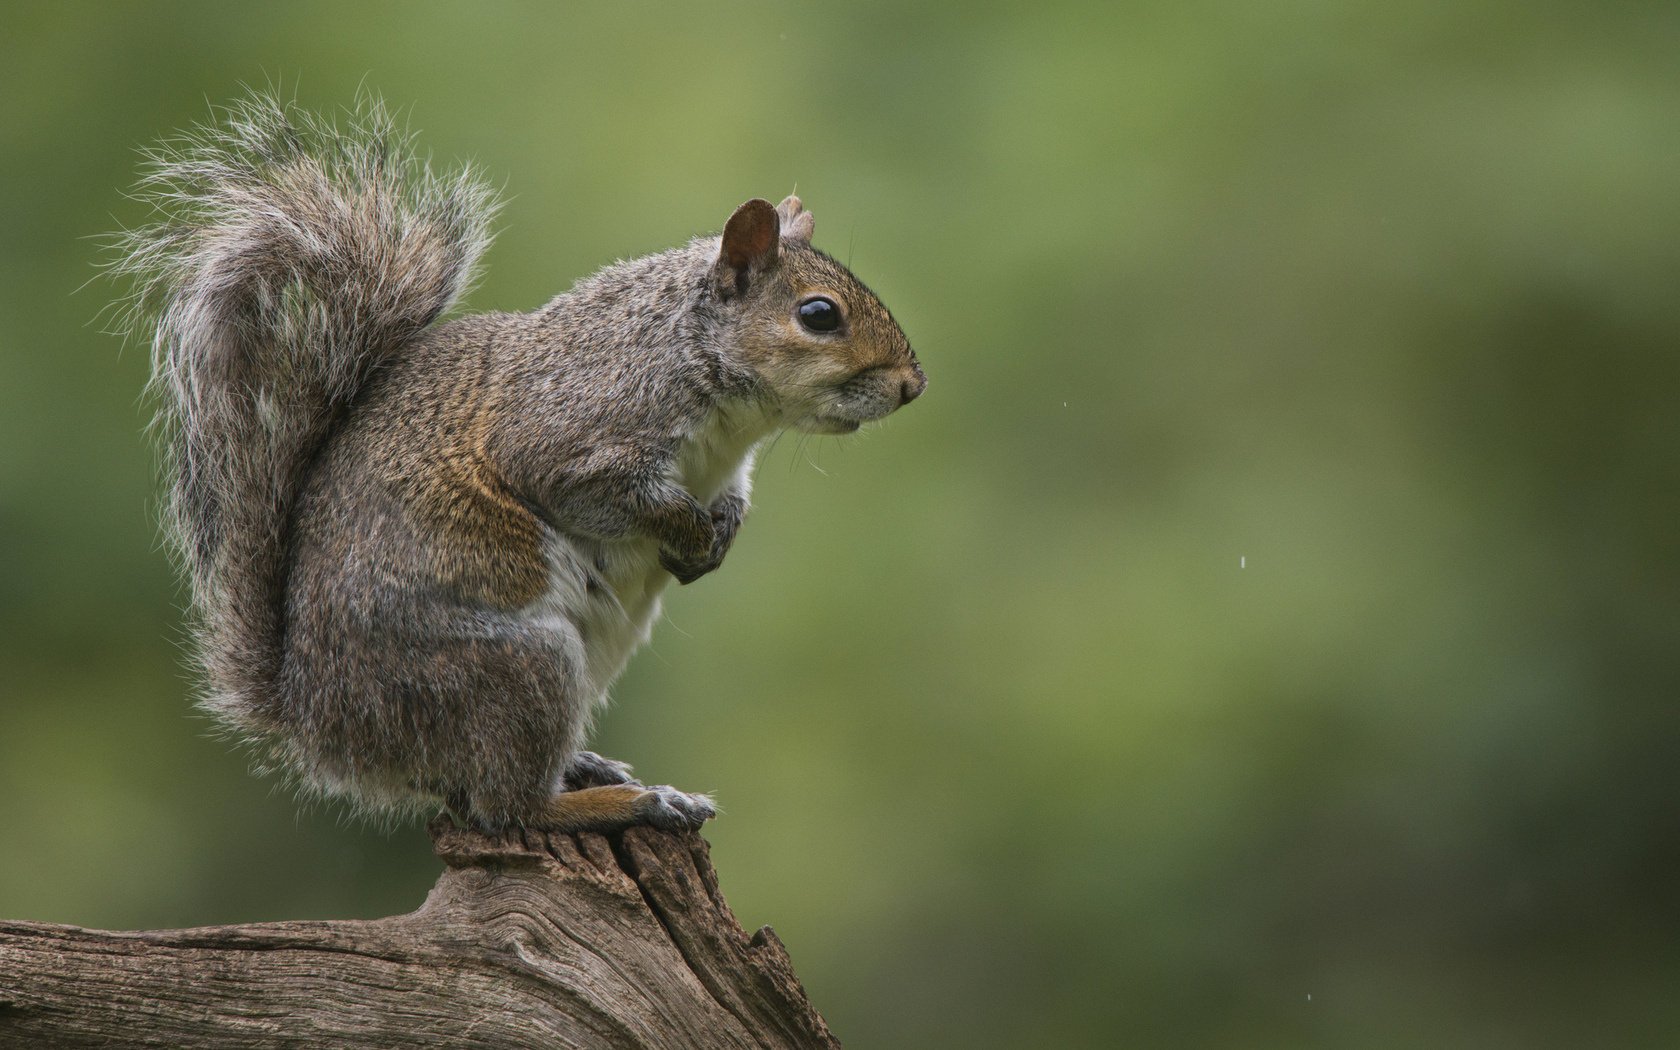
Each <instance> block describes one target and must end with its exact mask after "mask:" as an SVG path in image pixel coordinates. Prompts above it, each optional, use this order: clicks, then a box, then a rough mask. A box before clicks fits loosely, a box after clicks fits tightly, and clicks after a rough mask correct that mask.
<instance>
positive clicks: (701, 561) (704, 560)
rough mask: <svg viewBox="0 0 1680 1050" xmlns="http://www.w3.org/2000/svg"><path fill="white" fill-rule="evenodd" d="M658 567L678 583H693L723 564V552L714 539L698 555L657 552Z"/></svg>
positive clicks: (663, 549)
mask: <svg viewBox="0 0 1680 1050" xmlns="http://www.w3.org/2000/svg"><path fill="white" fill-rule="evenodd" d="M659 564H660V566H661V567H662V568H663V569H664V570H665V571H666V572H668V573H670V574H671V575H672V576H675V577H676V578H677V582H678V583H693V582H694V581H695V580H698V579H699V578H700V577H702V576H704V575H706V574H707V573H708V572H711V571H712V570H713V569H715V568H717V567H718V566H719V565H722V564H723V550H722V549H721V548H720V547H719V545H718V543H717V542H716V540H715V539H714V540H713V541H712V542H711V543H709V544H707V546H706V548H705V550H704V551H703V552H699V553H678V552H676V551H673V550H671V549H669V548H661V549H660V551H659Z"/></svg>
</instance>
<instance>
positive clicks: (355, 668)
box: [113, 95, 926, 831]
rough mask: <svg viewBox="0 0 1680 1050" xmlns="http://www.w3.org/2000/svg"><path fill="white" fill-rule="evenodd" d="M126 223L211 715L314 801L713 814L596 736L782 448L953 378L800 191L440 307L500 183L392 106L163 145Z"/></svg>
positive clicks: (569, 812) (137, 312) (571, 822)
mask: <svg viewBox="0 0 1680 1050" xmlns="http://www.w3.org/2000/svg"><path fill="white" fill-rule="evenodd" d="M140 195H141V196H142V198H143V199H146V200H149V201H150V202H152V204H153V205H154V207H155V209H156V213H157V214H156V218H155V221H154V222H153V223H152V224H151V225H148V226H145V227H143V228H140V229H136V230H133V231H130V232H128V233H126V234H124V235H123V236H122V238H121V240H120V244H119V256H118V258H117V260H116V262H115V263H114V265H113V268H114V269H115V270H116V271H117V272H118V273H120V274H124V275H127V276H129V277H131V278H132V279H133V280H134V282H135V293H134V296H133V299H132V302H131V305H132V309H131V311H130V313H129V321H130V324H131V325H132V326H133V328H134V330H135V331H137V332H139V333H141V334H142V335H143V336H144V337H145V338H146V339H147V340H148V341H150V342H151V343H152V345H153V348H154V377H153V378H154V385H155V387H156V389H157V390H158V391H159V394H160V401H161V403H162V409H161V411H160V420H161V423H162V429H163V432H164V434H165V435H166V436H165V449H166V459H167V461H168V465H169V468H170V470H171V473H172V478H173V481H172V491H171V495H170V500H169V504H168V512H167V516H168V526H169V529H170V531H171V533H172V535H173V536H174V538H175V540H176V545H177V547H178V552H179V556H180V559H181V561H182V562H183V564H184V567H185V570H186V573H187V575H188V577H189V579H190V582H191V588H192V596H193V601H194V608H195V610H196V618H195V624H194V634H195V641H196V643H197V644H196V655H197V658H198V661H199V663H200V664H201V665H202V671H203V675H204V678H205V682H206V692H205V696H204V699H203V706H204V707H205V708H206V709H207V710H208V711H209V712H211V713H212V715H213V716H214V717H215V718H216V720H217V721H218V723H219V724H220V725H222V726H223V727H225V728H226V729H228V730H229V731H230V732H231V733H233V734H235V735H237V736H239V737H241V738H244V739H246V740H249V741H251V742H252V743H253V744H255V745H256V746H257V747H258V748H259V752H260V753H261V754H262V755H263V756H265V759H266V760H267V761H270V762H273V763H277V764H279V765H281V766H283V767H284V768H285V769H287V770H289V771H290V772H291V773H292V774H293V775H294V776H295V777H296V779H297V780H298V781H299V782H300V783H301V784H302V786H303V787H305V788H306V789H308V790H311V791H314V792H318V793H321V794H325V795H330V796H338V797H343V798H348V799H349V800H350V801H351V802H352V803H353V804H354V805H356V806H358V807H359V808H361V809H363V810H367V811H372V812H374V813H384V814H398V815H400V814H403V813H406V812H411V811H415V810H418V809H421V808H426V807H435V806H437V805H438V804H440V803H441V804H442V805H443V806H445V807H447V808H448V809H449V810H450V811H451V812H452V813H454V814H455V815H456V816H457V817H458V818H459V819H461V820H463V821H466V822H470V823H472V824H474V825H476V826H480V827H483V828H486V829H505V828H511V827H540V828H546V829H551V830H563V831H571V830H583V829H596V830H610V829H614V828H619V827H623V826H627V825H630V824H636V823H650V824H654V825H656V826H660V827H666V828H682V827H695V826H698V825H699V824H700V823H701V822H703V821H704V820H706V819H707V818H709V817H710V816H712V815H713V813H714V809H713V805H712V803H711V800H710V799H708V798H707V797H706V796H704V795H698V794H690V793H685V792H681V791H677V790H676V789H674V788H671V787H666V786H656V787H649V786H645V785H643V784H641V783H640V782H639V781H637V780H635V779H633V777H632V775H631V772H630V769H629V767H628V766H626V765H624V764H623V763H619V762H615V761H613V760H611V759H606V758H603V757H601V756H599V755H596V754H594V753H592V752H589V751H586V750H584V749H583V745H584V743H585V737H586V735H587V733H588V731H589V728H590V721H591V717H592V715H593V713H594V712H595V711H596V710H597V708H598V707H599V706H600V705H601V704H602V703H603V701H604V699H605V697H606V695H607V690H608V688H609V686H610V685H611V684H612V682H613V680H614V679H615V678H616V677H617V676H618V675H619V673H620V671H621V670H622V669H623V668H624V665H625V662H626V661H627V660H628V659H629V657H630V655H631V653H632V652H633V651H634V650H635V649H636V648H637V647H638V646H639V645H641V644H642V643H643V642H644V641H645V640H646V639H647V637H648V634H649V631H650V630H651V628H652V625H653V623H654V622H655V620H656V618H657V616H658V612H659V603H660V593H661V591H662V590H663V589H664V588H665V586H666V585H667V583H668V582H669V581H670V580H671V579H672V578H675V579H676V580H678V581H679V582H681V583H690V582H693V581H694V580H696V579H698V578H700V577H701V576H703V575H705V574H706V573H708V572H711V571H712V570H713V569H716V568H717V567H718V565H719V564H720V563H721V562H722V560H723V558H724V556H725V554H726V553H727V552H728V551H729V548H730V544H731V543H732V542H733V540H734V538H735V534H736V530H737V529H738V528H739V526H740V524H741V519H742V516H743V515H744V514H745V513H746V510H747V505H748V495H749V490H750V481H751V473H752V466H753V457H754V453H755V450H756V449H757V448H758V446H759V444H760V443H761V442H762V441H763V440H764V439H765V438H766V437H767V436H769V435H771V434H773V433H775V432H777V431H778V430H780V429H782V428H787V427H792V428H797V429H799V430H802V431H806V432H811V433H819V434H841V433H848V432H851V431H854V430H856V429H858V427H859V425H860V424H862V423H865V422H869V421H872V420H877V419H880V418H882V417H884V416H886V415H887V414H889V413H891V412H892V411H894V410H895V409H897V408H899V407H900V406H901V405H903V404H905V403H907V402H909V401H911V400H913V399H914V398H915V397H916V396H917V395H919V394H920V393H921V392H922V390H923V388H924V386H925V384H926V379H925V377H924V376H923V374H922V371H921V368H920V366H919V364H918V362H917V360H916V356H915V354H914V353H913V352H912V351H911V348H910V344H909V342H908V341H907V340H906V338H905V336H904V333H903V332H902V331H901V330H900V328H899V326H898V324H897V322H896V321H894V319H893V317H892V314H891V313H889V312H888V311H887V309H886V308H885V307H884V306H883V305H882V304H881V302H880V300H879V299H877V298H876V296H875V295H874V294H873V293H872V292H871V291H870V290H869V289H868V288H866V287H865V286H864V285H863V284H862V283H861V282H859V281H858V280H857V278H855V277H854V276H853V275H852V274H851V273H850V271H849V270H848V269H847V268H846V267H844V266H842V265H841V264H840V263H838V262H836V261H835V260H834V259H832V258H830V257H829V256H828V255H826V254H824V253H823V252H821V251H819V250H817V249H816V248H813V247H812V246H811V235H812V231H813V219H812V216H811V213H810V212H808V211H805V210H804V208H803V206H802V205H801V203H800V201H799V199H798V198H797V197H788V198H787V199H786V200H784V201H782V202H781V204H780V205H777V206H772V205H771V204H770V203H769V202H768V201H765V200H760V199H754V200H749V201H747V202H746V203H745V204H742V205H741V206H740V207H739V208H737V209H735V211H734V213H733V214H732V215H730V216H729V220H728V222H727V224H726V225H725V226H724V229H723V233H722V235H721V236H711V237H701V238H698V239H696V240H693V241H691V242H690V243H688V244H686V245H684V246H682V247H679V248H674V249H671V250H669V251H665V252H660V253H658V254H655V255H650V256H647V257H645V258H640V259H635V260H631V261H629V262H620V263H617V264H615V265H612V266H608V267H607V268H605V269H603V270H601V271H600V272H598V273H596V274H595V275H594V276H592V277H589V278H587V279H585V280H583V281H581V282H579V283H578V284H577V285H576V286H575V287H574V288H572V290H570V291H568V292H565V293H562V294H561V295H559V296H557V297H556V298H555V299H553V300H552V301H551V302H549V303H548V304H547V305H546V306H544V307H542V308H541V309H538V310H535V311H533V312H530V313H523V314H512V313H489V314H479V315H474V316H467V317H463V318H460V319H457V320H453V321H450V322H447V323H443V324H436V323H435V322H437V320H438V318H439V317H440V316H441V315H442V314H443V313H445V312H446V311H447V310H448V309H449V308H450V306H451V305H452V304H453V302H454V301H455V299H456V298H457V297H458V296H459V295H460V294H461V293H462V291H463V289H464V287H465V286H466V285H467V284H468V283H469V281H470V279H471V277H472V273H473V270H474V267H475V265H476V263H477V260H478V258H479V256H480V254H481V253H482V252H483V251H484V250H485V248H486V247H487V246H488V243H489V239H490V233H489V224H490V222H491V219H492V217H493V215H494V214H495V211H496V207H497V205H496V202H495V198H494V194H493V193H491V191H490V190H488V189H487V188H486V187H485V185H484V184H483V182H482V181H481V180H480V179H479V178H478V177H477V176H476V175H475V174H473V173H472V172H471V171H470V170H463V171H462V172H460V173H458V174H455V175H450V176H443V175H439V174H436V173H434V172H433V171H432V170H431V169H430V167H429V166H428V165H427V164H425V163H424V162H422V161H420V160H419V159H417V158H416V156H415V154H414V152H413V149H412V139H411V137H410V136H409V135H407V134H406V133H403V132H399V131H398V130H397V129H396V127H395V126H394V124H393V122H392V120H391V119H390V117H389V115H388V114H387V112H386V110H385V109H384V107H383V106H382V105H381V104H380V103H379V102H378V101H377V100H364V101H362V102H361V103H359V104H358V106H357V108H356V110H355V111H354V112H353V113H352V114H351V117H350V119H349V121H348V123H347V124H345V125H344V126H343V127H340V126H338V125H336V124H334V123H332V122H330V121H327V120H325V119H322V118H319V117H315V116H312V115H310V114H308V113H305V112H301V111H299V110H298V109H297V108H296V107H295V106H294V105H292V104H290V103H284V102H281V101H278V100H276V99H274V98H272V97H268V96H264V95H253V96H251V97H249V98H247V99H244V100H242V101H240V102H238V103H235V104H234V105H233V106H231V107H229V108H228V109H227V110H226V111H225V113H224V115H223V118H222V119H221V120H220V121H213V122H212V123H211V124H208V125H206V126H203V127H200V128H197V129H195V130H194V131H193V132H192V133H190V134H188V135H187V136H185V137H183V138H181V139H178V140H174V141H172V142H170V143H167V144H165V145H163V146H160V147H158V148H157V149H156V150H154V151H153V152H152V153H151V155H150V165H149V168H148V171H147V174H146V175H145V177H144V179H143V181H142V183H141V191H140Z"/></svg>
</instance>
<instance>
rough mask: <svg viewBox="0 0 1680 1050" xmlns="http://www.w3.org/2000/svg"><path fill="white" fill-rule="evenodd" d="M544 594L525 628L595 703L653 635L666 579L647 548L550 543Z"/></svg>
mask: <svg viewBox="0 0 1680 1050" xmlns="http://www.w3.org/2000/svg"><path fill="white" fill-rule="evenodd" d="M544 553H545V555H546V556H547V559H548V564H549V586H548V591H547V593H545V594H544V595H543V597H542V598H541V599H540V600H539V601H538V602H537V603H536V606H535V608H533V609H532V610H531V613H530V615H529V619H528V622H530V623H531V624H532V625H533V626H537V627H540V628H543V629H546V630H547V631H548V632H549V633H550V635H551V636H552V637H553V638H554V639H555V641H556V643H557V644H559V645H561V646H562V647H564V648H565V649H567V650H568V655H569V656H570V657H571V662H572V663H573V665H574V666H576V667H577V668H578V669H579V671H580V672H582V675H581V676H582V677H583V678H584V679H585V680H586V681H587V682H588V683H589V686H590V688H591V691H593V692H594V693H595V694H596V695H597V697H602V696H604V694H605V692H606V689H607V687H608V686H609V685H611V684H612V682H613V679H615V678H617V677H618V675H619V672H621V671H623V670H624V665H625V663H627V662H628V661H629V659H630V656H631V654H632V653H634V652H635V651H636V649H637V648H638V647H640V646H641V645H642V643H644V642H646V641H647V639H648V636H649V634H651V633H652V631H653V624H654V622H655V621H656V620H657V618H658V616H659V598H660V594H661V593H662V592H663V591H664V589H665V586H666V584H667V583H669V582H670V579H671V577H670V574H669V573H667V572H665V570H664V569H662V568H661V567H660V565H659V550H658V547H657V545H656V544H654V543H653V541H651V540H640V539H638V540H622V541H616V542H597V541H593V540H585V539H579V538H575V537H568V536H553V537H551V538H550V540H549V543H548V545H547V548H546V550H545V551H544Z"/></svg>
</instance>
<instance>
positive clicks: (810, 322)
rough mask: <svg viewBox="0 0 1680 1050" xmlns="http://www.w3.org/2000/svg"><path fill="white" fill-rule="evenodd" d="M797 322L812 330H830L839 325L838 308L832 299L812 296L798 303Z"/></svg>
mask: <svg viewBox="0 0 1680 1050" xmlns="http://www.w3.org/2000/svg"><path fill="white" fill-rule="evenodd" d="M799 323H800V324H802V325H804V326H805V327H806V328H808V329H810V330H811V331H813V332H832V331H834V330H835V329H836V328H839V327H840V308H839V307H838V306H835V305H834V300H833V299H825V298H823V297H822V296H820V295H817V296H812V297H811V298H809V299H807V300H805V301H804V302H802V303H800V304H799Z"/></svg>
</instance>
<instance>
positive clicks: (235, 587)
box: [109, 94, 497, 722]
mask: <svg viewBox="0 0 1680 1050" xmlns="http://www.w3.org/2000/svg"><path fill="white" fill-rule="evenodd" d="M218 115H219V117H220V119H219V120H216V121H214V122H212V123H209V124H206V125H203V126H201V127H198V128H196V129H194V130H193V131H191V132H188V133H186V134H185V135H183V136H181V137H179V138H176V139H172V140H169V141H167V142H165V143H164V144H162V145H160V146H158V147H156V148H155V149H153V150H151V151H148V152H147V154H146V160H147V163H146V166H145V170H144V173H143V176H142V178H141V181H140V185H139V189H138V193H137V195H138V197H139V198H140V199H141V200H143V201H145V202H146V203H148V204H150V205H151V206H152V208H153V213H154V214H153V222H152V223H151V224H149V225H146V226H143V227H141V228H138V229H134V230H130V231H127V232H125V233H123V234H121V235H119V236H118V238H117V241H116V253H115V256H116V257H115V258H114V259H113V260H112V261H111V262H110V263H109V269H110V270H111V271H113V272H114V273H115V274H117V275H119V276H121V277H125V278H128V279H129V280H130V281H132V287H133V293H132V295H131V297H130V299H129V300H128V310H127V311H126V313H125V314H124V317H123V320H124V327H125V328H126V329H127V330H128V331H129V332H130V333H131V334H133V335H135V336H137V337H139V338H142V339H144V340H145V341H146V342H149V343H151V344H152V347H153V377H152V382H153V386H154V395H155V396H156V397H157V399H158V401H159V405H160V407H159V412H158V425H159V429H160V432H161V435H162V443H163V446H164V449H165V457H166V461H167V466H168V469H169V471H170V473H171V481H172V484H171V494H170V501H169V511H168V523H167V524H168V528H169V531H170V532H171V534H172V538H173V539H174V540H175V542H176V547H177V551H178V553H179V555H180V557H181V560H182V562H183V566H184V568H185V569H186V570H187V573H188V575H189V576H190V579H191V581H192V589H193V597H194V604H195V606H196V610H197V614H198V617H197V619H198V641H199V643H200V644H199V646H198V649H199V656H200V658H201V659H202V660H203V663H204V665H205V670H206V672H207V677H208V679H209V682H208V684H209V687H210V695H209V697H208V698H207V700H208V703H209V705H210V706H211V707H212V708H213V709H215V710H218V711H220V712H221V713H223V714H225V715H229V716H232V717H233V719H234V721H236V722H239V721H246V720H248V719H249V716H252V715H254V714H255V711H254V710H253V705H254V703H255V700H256V697H255V696H253V692H260V691H261V690H262V689H263V688H264V686H265V684H266V682H267V681H268V680H270V679H271V676H272V674H273V673H274V669H275V667H276V664H277V661H278V648H277V647H278V635H279V630H280V616H281V604H282V601H283V594H284V580H283V579H282V575H281V574H282V572H283V566H284V557H285V544H286V536H285V529H286V522H287V520H288V518H289V516H290V511H291V507H292V503H293V501H294V499H295V497H296V493H297V491H298V488H299V486H300V484H301V482H302V475H303V472H304V471H305V470H306V469H307V466H308V464H309V462H310V460H311V458H312V456H313V455H314V453H315V452H316V450H317V449H318V448H319V447H320V445H321V443H322V442H323V441H324V440H325V439H326V437H327V435H328V434H329V433H330V431H331V429H332V426H333V425H334V422H335V420H336V419H337V418H338V416H339V414H340V412H341V411H342V409H343V408H344V407H345V406H346V405H347V404H348V403H349V401H350V400H351V399H352V398H353V397H354V396H355V394H356V392H357V390H358V389H359V388H360V387H361V386H362V385H363V383H365V382H366V381H367V379H368V377H369V375H370V373H371V371H372V370H373V369H374V368H375V367H376V366H377V365H378V364H379V363H380V362H381V361H384V360H388V359H389V358H391V357H392V356H393V355H398V354H401V353H402V352H403V348H404V347H405V346H406V345H408V344H409V343H410V342H411V341H412V340H413V339H414V338H415V337H416V336H417V335H419V334H420V333H421V332H422V331H423V330H424V329H425V328H426V327H427V326H428V325H429V324H431V323H432V322H433V321H434V320H436V319H437V317H438V316H439V315H440V314H442V313H443V312H444V311H446V310H447V309H448V308H449V307H450V305H451V304H452V303H453V302H454V301H455V299H456V298H457V297H458V296H459V295H460V294H461V293H462V291H463V290H464V289H465V287H466V285H467V284H468V283H469V282H470V280H471V278H472V275H473V270H474V267H475V265H476V263H477V261H478V258H479V256H480V255H481V254H482V253H483V251H484V249H485V248H486V247H488V245H489V241H490V230H489V226H490V222H491V220H492V218H493V217H494V215H495V212H496V209H497V202H496V199H495V194H494V193H493V191H492V190H491V189H490V188H489V187H488V186H487V185H485V183H484V182H483V181H482V180H480V179H479V178H478V177H477V176H476V175H475V174H474V173H473V172H471V171H470V170H463V171H461V172H459V173H456V174H451V175H439V174H435V173H433V172H432V170H431V169H430V168H429V167H428V166H427V164H426V163H425V162H424V161H423V160H421V159H420V158H418V157H417V156H416V155H415V154H414V152H413V149H412V143H411V138H410V136H409V135H408V134H407V133H406V132H404V131H402V130H399V129H398V128H397V127H396V125H395V123H394V122H393V121H392V119H391V117H390V115H389V113H388V112H387V111H386V109H385V107H384V105H383V104H382V103H381V102H380V101H379V100H378V99H376V98H372V97H368V98H365V99H363V100H362V101H361V102H359V103H358V104H357V106H356V107H355V109H354V110H353V111H351V112H350V113H349V114H348V115H347V119H346V120H345V122H344V124H343V125H342V126H340V125H337V124H334V123H333V122H331V121H329V120H324V119H321V118H317V117H314V116H312V115H310V114H307V113H304V112H301V111H299V110H298V109H296V108H295V107H294V106H293V105H291V104H289V103H286V102H283V101H281V100H279V99H276V98H274V97H272V96H270V95H264V94H253V95H251V96H248V97H247V98H245V99H243V100H242V101H240V102H237V103H235V104H233V105H232V106H230V107H229V108H227V109H226V110H224V111H221V112H220V113H219V114H218ZM242 715H243V716H246V717H245V718H241V716H242Z"/></svg>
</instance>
